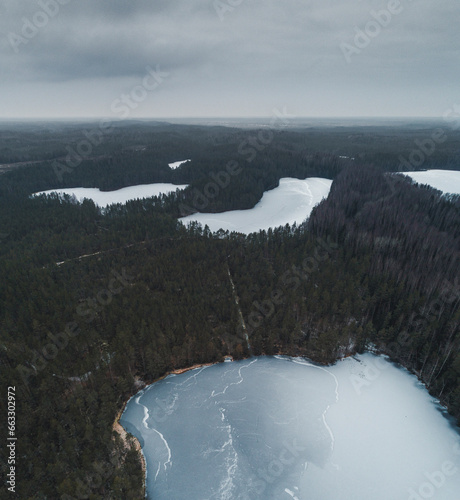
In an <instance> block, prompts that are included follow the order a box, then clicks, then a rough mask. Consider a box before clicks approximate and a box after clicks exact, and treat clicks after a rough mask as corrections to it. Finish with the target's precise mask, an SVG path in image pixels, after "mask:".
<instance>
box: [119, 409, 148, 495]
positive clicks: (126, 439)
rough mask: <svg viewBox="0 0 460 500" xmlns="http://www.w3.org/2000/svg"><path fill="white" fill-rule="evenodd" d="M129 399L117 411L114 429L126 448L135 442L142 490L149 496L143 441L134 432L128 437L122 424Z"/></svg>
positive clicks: (129, 447)
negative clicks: (140, 468) (140, 471)
mask: <svg viewBox="0 0 460 500" xmlns="http://www.w3.org/2000/svg"><path fill="white" fill-rule="evenodd" d="M128 401H129V400H128ZM128 401H126V402H125V404H124V405H123V408H122V409H121V410H120V411H119V412H118V413H117V416H116V418H115V422H114V423H113V424H112V430H113V431H114V432H116V433H117V434H118V435H119V436H120V438H121V440H122V441H123V446H124V448H125V449H127V450H129V449H131V446H132V444H134V449H135V450H136V451H137V454H138V455H139V460H140V462H141V467H142V491H143V497H144V498H145V497H146V496H147V463H146V461H145V457H144V453H143V451H142V446H141V443H140V442H139V440H138V439H137V437H136V436H133V435H132V434H131V435H130V436H129V437H128V433H127V432H126V431H125V429H124V427H123V426H122V425H121V424H120V418H121V415H122V414H123V412H124V411H125V408H126V405H127V404H128ZM130 441H131V442H130Z"/></svg>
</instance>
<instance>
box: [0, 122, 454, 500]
mask: <svg viewBox="0 0 460 500" xmlns="http://www.w3.org/2000/svg"><path fill="white" fill-rule="evenodd" d="M259 133H260V131H258V130H242V129H237V128H234V129H233V128H225V127H211V128H206V127H198V126H196V127H185V126H178V125H175V126H173V125H168V124H148V125H146V124H131V126H126V127H124V128H123V127H119V128H116V129H115V131H114V132H113V134H111V135H110V139H107V140H105V141H102V142H101V144H100V145H98V146H97V147H96V146H95V147H94V151H93V152H92V157H91V158H90V157H86V158H82V159H81V162H79V163H78V165H77V166H75V167H69V165H68V164H67V163H66V160H65V155H66V154H68V149H66V148H67V147H71V148H74V147H76V144H78V141H79V140H80V139H81V137H84V136H83V135H82V127H81V126H77V125H65V126H64V125H62V124H61V125H55V126H54V128H52V129H51V130H50V129H49V128H46V127H43V128H37V127H32V126H26V125H23V126H21V127H16V128H12V129H11V130H8V129H5V128H4V127H3V128H2V129H1V134H0V145H1V148H0V153H1V162H5V163H8V168H5V169H4V173H2V174H1V175H0V331H1V338H0V366H1V370H0V380H1V387H2V393H3V394H5V393H6V392H5V391H6V388H7V387H8V386H15V387H16V393H17V398H16V399H17V401H16V405H17V419H16V432H17V435H18V442H17V449H16V450H17V451H16V456H17V467H18V478H17V498H21V499H62V500H69V499H81V498H89V499H92V500H95V499H102V498H112V499H129V498H133V499H138V498H142V469H141V463H140V460H139V455H138V453H137V452H136V451H135V449H134V447H127V446H126V445H125V444H124V443H123V442H122V441H121V440H120V438H119V437H117V435H116V434H115V433H114V432H113V430H112V425H113V422H114V421H115V418H116V415H117V413H118V412H119V411H120V410H121V409H122V407H123V404H124V403H125V402H126V400H127V399H128V398H129V397H130V396H131V395H132V394H134V393H135V392H136V391H137V390H138V388H139V387H140V385H141V384H142V383H148V382H151V381H154V380H156V379H158V378H159V377H161V376H163V375H165V374H166V373H167V372H168V371H171V370H174V369H179V368H184V367H187V366H191V365H194V364H197V363H208V362H218V361H222V360H223V358H224V356H226V355H231V356H233V357H234V358H235V359H240V358H243V357H246V356H249V355H260V354H269V355H270V354H275V353H285V354H291V355H302V356H307V357H309V358H310V359H312V360H314V361H316V362H318V363H333V362H334V361H335V360H336V359H337V358H338V357H340V356H345V355H352V354H354V353H356V352H362V351H363V350H366V349H373V350H375V351H377V352H382V353H385V354H388V355H389V356H390V357H391V358H392V359H393V360H394V361H397V362H399V363H401V364H402V365H404V366H405V367H407V368H408V369H410V370H412V371H413V372H414V373H416V374H417V375H418V376H419V378H420V379H421V380H422V381H423V382H424V383H425V384H426V386H427V388H428V390H429V391H430V392H431V393H432V394H433V395H434V396H436V397H438V398H439V399H440V400H441V402H442V403H443V404H445V405H446V406H447V407H448V409H449V412H450V413H451V414H452V415H453V416H455V417H456V418H457V419H459V420H460V354H459V347H460V329H459V325H460V308H459V304H460V283H459V278H460V276H459V264H460V254H459V251H460V196H445V195H442V193H440V192H439V191H436V190H434V189H432V188H428V187H427V186H419V185H416V184H414V183H413V182H411V181H410V180H409V179H408V178H407V177H404V176H401V175H397V174H390V173H388V172H394V171H397V170H398V166H399V162H398V160H397V158H398V156H399V155H400V154H407V153H408V152H410V150H411V147H413V144H412V143H413V140H414V137H417V136H419V135H421V136H422V137H423V136H424V132H423V129H422V131H420V129H417V130H415V129H407V130H406V129H404V130H403V129H401V130H399V129H398V130H390V129H386V128H383V129H378V130H377V129H371V130H370V131H369V130H368V131H366V129H365V128H362V130H355V129H353V130H350V129H346V130H343V129H342V130H335V129H325V130H323V131H320V130H317V129H294V128H293V129H280V130H274V131H272V136H273V137H272V138H271V140H270V141H268V142H267V144H260V143H257V145H258V146H257V147H255V146H250V144H251V142H250V138H254V137H255V138H257V137H258V136H259V135H258V134H259ZM449 137H450V140H449V141H446V142H445V143H443V145H442V147H440V148H439V149H438V150H437V151H436V153H435V154H433V155H432V156H431V157H430V158H429V159H427V163H426V164H425V165H424V167H425V168H428V167H435V166H437V167H441V166H442V167H443V168H454V167H455V166H456V167H458V165H459V161H458V160H459V158H458V144H459V142H458V134H457V135H456V134H455V133H452V134H451V135H450V136H449ZM248 138H249V139H248ZM247 141H249V142H247ZM455 141H457V142H455ZM252 144H253V143H252ZM69 145H70V146H69ZM411 145H412V146H411ZM253 151H255V152H253ZM340 156H349V157H350V158H340ZM186 158H191V161H190V162H189V163H187V164H185V165H183V166H182V167H181V168H179V169H177V170H171V169H169V167H168V163H170V162H173V161H179V160H184V159H186ZM352 158H355V159H354V160H352ZM56 159H58V160H56ZM249 160H250V161H249ZM29 161H37V162H38V163H33V164H21V165H12V164H11V163H15V162H29ZM56 161H58V162H59V164H56V163H55V162H56ZM229 165H230V167H231V172H232V173H231V174H228V176H227V177H225V182H224V181H222V185H221V186H220V189H219V190H218V192H217V193H216V194H215V195H214V194H213V196H205V201H206V206H203V207H202V208H200V209H201V211H207V212H219V211H223V210H229V209H237V208H238V209H244V208H250V207H253V206H254V205H255V203H257V201H259V200H260V198H261V196H262V193H263V192H264V191H265V190H267V189H270V188H273V187H275V186H276V185H277V184H278V181H279V179H280V178H281V177H287V176H291V177H297V178H305V177H309V176H318V177H327V178H330V179H334V182H333V185H332V189H331V193H330V195H329V197H328V198H327V199H326V200H323V201H322V202H321V203H320V204H319V205H318V206H317V207H316V208H315V209H314V211H313V213H312V215H311V217H310V218H309V220H308V221H305V222H304V223H303V224H301V225H300V226H294V227H289V226H286V227H281V228H276V229H273V230H269V231H268V232H265V231H263V232H259V233H254V234H252V235H249V236H247V237H245V236H244V235H241V234H236V233H232V234H228V233H222V232H221V233H219V234H212V233H211V232H210V231H209V230H208V228H202V227H201V226H199V225H196V224H192V225H191V226H189V227H184V226H183V225H182V224H181V223H180V222H179V221H178V220H177V217H178V216H180V215H184V214H185V213H188V212H190V211H192V210H194V209H195V210H196V208H197V202H198V203H199V202H200V197H199V195H202V194H203V193H204V192H205V189H206V186H207V185H208V184H209V182H211V181H212V180H213V179H216V176H218V175H219V174H221V173H222V172H227V173H228V172H229V171H228V167H229ZM63 169H64V170H63ZM66 169H67V170H66ZM59 172H60V174H61V175H58V174H59ZM221 179H224V177H221ZM227 181H228V182H227ZM150 182H172V183H175V184H182V183H187V184H189V187H188V188H187V189H186V190H185V191H182V192H179V191H178V192H176V193H173V194H171V195H168V196H161V197H154V198H150V199H146V200H135V201H131V202H128V203H127V204H126V205H113V206H111V207H109V208H107V209H105V210H102V209H100V208H99V207H97V206H96V205H95V204H94V203H93V202H92V201H89V200H86V201H84V202H82V203H77V202H76V200H75V199H72V198H70V197H66V198H64V199H61V198H58V197H57V196H48V197H45V196H41V197H36V198H31V197H30V194H31V193H33V192H36V191H41V190H47V189H54V188H57V187H64V186H65V187H76V186H84V187H99V188H101V189H103V190H112V189H118V188H120V187H124V186H128V185H134V184H139V183H150ZM232 282H233V284H234V286H235V289H233V287H232ZM235 294H237V295H238V298H239V301H238V303H237V302H236V301H235ZM246 336H247V337H248V339H249V345H248V342H247V339H246ZM0 404H1V405H2V406H1V407H2V415H5V411H6V409H5V406H4V405H5V398H2V399H1V403H0ZM1 453H2V459H1V464H2V465H1V466H2V468H3V469H4V470H2V473H4V472H5V470H6V460H5V458H6V453H7V451H5V449H4V448H2V451H1ZM4 455H5V456H4ZM4 477H5V475H4Z"/></svg>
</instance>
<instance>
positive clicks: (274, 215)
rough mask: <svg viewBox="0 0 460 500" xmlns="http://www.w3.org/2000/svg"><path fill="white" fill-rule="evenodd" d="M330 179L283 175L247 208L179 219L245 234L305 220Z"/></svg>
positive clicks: (328, 189) (323, 194) (323, 195)
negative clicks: (283, 176) (276, 185)
mask: <svg viewBox="0 0 460 500" xmlns="http://www.w3.org/2000/svg"><path fill="white" fill-rule="evenodd" d="M331 185H332V181H331V180H329V179H321V178H317V177H311V178H308V179H304V180H300V179H293V178H290V177H285V178H283V179H280V183H279V186H278V187H277V188H275V189H272V190H271V191H266V192H265V193H264V195H263V197H262V199H261V200H260V202H259V203H257V205H256V206H255V207H254V208H252V209H250V210H233V211H229V212H223V213H220V214H204V213H197V214H193V215H189V216H187V217H183V218H182V219H180V220H181V221H182V222H183V223H184V224H187V223H188V222H191V221H198V222H199V223H201V224H202V225H203V227H204V226H205V225H206V224H207V225H208V226H209V228H210V229H211V231H218V230H219V229H224V230H225V231H226V230H227V229H228V230H229V231H238V232H240V233H244V234H249V233H252V232H257V231H260V230H262V229H265V230H267V229H268V228H270V227H272V228H273V227H278V226H284V225H286V224H291V225H292V224H294V222H296V223H297V224H299V223H301V222H303V221H304V220H305V219H307V218H308V217H309V216H310V214H311V211H312V210H313V207H314V206H315V205H317V204H318V203H319V202H320V201H321V200H322V199H323V198H325V197H327V196H328V194H329V191H330V189H331Z"/></svg>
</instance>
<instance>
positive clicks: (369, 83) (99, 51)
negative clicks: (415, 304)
mask: <svg viewBox="0 0 460 500" xmlns="http://www.w3.org/2000/svg"><path fill="white" fill-rule="evenodd" d="M61 1H63V2H64V0H61ZM237 4H238V2H237V1H235V0H194V1H191V0H175V1H170V0H155V1H152V0H134V1H130V2H126V1H124V0H70V1H68V3H65V4H64V5H60V4H59V2H58V0H41V3H40V2H37V1H35V0H22V1H21V2H17V1H16V0H6V1H5V2H4V3H3V4H2V9H1V10H0V71H1V75H2V86H3V90H4V92H2V93H1V94H2V95H0V109H3V110H4V114H5V116H20V115H27V110H28V109H29V110H30V112H33V113H39V112H40V113H41V115H42V116H46V115H47V114H49V115H50V116H54V115H56V114H61V115H65V114H71V113H73V112H74V111H73V110H74V106H73V105H70V104H67V105H66V100H68V99H70V95H72V99H75V98H76V95H88V96H89V95H92V96H93V97H87V98H85V100H84V102H82V103H81V106H80V107H79V109H80V113H82V114H83V115H85V114H86V115H92V114H93V113H95V112H96V111H95V110H99V109H101V102H102V101H104V94H103V92H102V90H103V89H105V91H106V94H107V96H108V97H107V98H106V100H109V101H110V97H109V96H115V97H116V96H117V95H118V94H119V93H120V92H122V91H123V90H124V89H125V88H126V87H127V86H128V87H129V85H135V84H136V82H138V81H139V79H140V78H142V76H143V75H144V74H145V71H146V69H145V68H146V66H148V65H149V66H151V67H154V66H155V65H157V64H158V65H160V67H161V68H162V69H163V70H165V71H167V72H169V73H170V74H171V78H170V79H169V81H168V83H167V84H165V86H164V88H162V92H163V95H162V99H161V102H160V103H158V105H157V106H156V107H155V109H154V108H153V107H149V105H148V104H146V106H145V107H143V109H139V110H138V111H137V112H138V113H139V115H143V116H149V113H152V114H157V113H159V112H161V113H164V114H163V116H168V114H170V115H171V116H180V114H181V112H183V113H188V114H193V115H195V116H198V115H200V114H202V115H220V114H228V113H230V114H234V115H246V114H248V112H249V113H256V114H267V113H270V110H271V109H272V108H273V107H275V106H279V105H287V104H289V105H290V106H292V108H293V109H292V112H293V113H296V114H298V115H301V114H305V115H308V114H310V113H312V114H313V113H314V114H317V115H321V114H323V115H331V114H335V113H337V114H353V115H361V114H367V113H373V114H377V115H379V114H394V115H397V114H413V115H424V114H425V115H434V116H440V115H441V114H442V112H443V111H444V110H445V109H447V108H448V107H450V106H451V105H453V104H454V103H455V102H458V101H459V99H460V97H459V96H458V95H456V93H455V92H456V90H455V87H456V83H457V82H458V81H459V76H460V75H459V73H460V69H459V65H458V61H459V55H460V43H459V41H460V39H459V34H458V18H459V13H460V6H459V5H458V0H438V1H437V2H436V4H435V3H434V2H432V1H431V0H412V1H411V0H400V9H399V10H400V12H398V13H397V14H394V15H392V16H390V17H391V19H390V20H389V21H388V23H387V25H385V26H380V28H379V26H377V28H375V23H376V20H375V15H376V12H377V13H378V12H380V11H382V9H383V10H387V9H388V5H389V3H388V2H387V1H382V0H362V1H358V0H285V1H283V2H280V1H276V0H241V1H240V2H239V5H237ZM44 5H48V7H49V8H51V9H52V10H51V11H50V12H52V11H53V8H54V10H56V7H55V6H56V5H57V6H58V7H57V11H56V14H55V15H52V16H48V17H49V19H48V21H47V22H46V23H45V22H44V21H45V20H46V15H45V16H44V15H43V10H45V11H46V9H45V8H44V7H43V6H44ZM53 6H54V7H53ZM40 12H41V14H40ZM29 21H30V23H32V24H31V25H29V26H27V23H29ZM37 21H38V22H37ZM370 22H371V23H374V29H378V31H379V32H378V35H377V36H375V37H374V36H372V37H370V36H368V37H367V38H368V43H367V44H366V43H365V42H366V39H365V38H364V42H362V40H361V42H362V44H361V45H360V46H359V47H358V46H357V45H356V36H357V30H364V31H365V30H366V27H367V26H370V25H369V24H368V23H370ZM34 24H38V25H42V26H39V27H38V28H35V27H34ZM384 24H385V23H384ZM371 28H372V26H371ZM24 30H25V31H24ZM24 33H26V35H27V36H26V35H25V34H24ZM29 35H32V36H29ZM365 36H366V35H364V37H365ZM21 37H22V38H21ZM344 44H345V45H344ZM344 47H348V49H347V50H348V51H350V50H351V52H350V53H349V57H348V60H347V58H346V56H345V54H344V50H345V49H344ZM350 47H351V49H350ZM34 88H35V89H36V91H37V93H39V94H40V95H41V96H42V98H41V102H42V104H41V107H40V106H39V105H38V103H37V102H35V101H33V92H34V90H33V89H34ZM47 88H48V99H47V98H46V96H47V90H46V89H47ZM25 93H27V95H25ZM57 95H59V96H61V98H60V99H61V100H60V106H59V110H58V109H57V107H56V96H57ZM66 95H67V96H68V97H67V98H66ZM424 95H425V96H426V97H425V98H423V96H424ZM101 96H102V97H101ZM12 97H13V101H12ZM96 99H98V101H96ZM101 99H102V101H101ZM418 99H420V101H418ZM32 102H33V107H31V103H32ZM248 103H250V104H248ZM32 109H33V111H31V110H32ZM40 110H41V111H40Z"/></svg>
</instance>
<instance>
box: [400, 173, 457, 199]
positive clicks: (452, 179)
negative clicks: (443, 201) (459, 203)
mask: <svg viewBox="0 0 460 500" xmlns="http://www.w3.org/2000/svg"><path fill="white" fill-rule="evenodd" d="M401 173H402V174H404V175H408V176H409V177H411V178H412V179H413V180H414V181H415V182H418V183H419V184H428V185H429V186H431V187H434V188H435V189H439V191H442V192H443V193H451V194H460V172H457V171H453V170H427V171H425V172H401Z"/></svg>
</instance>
